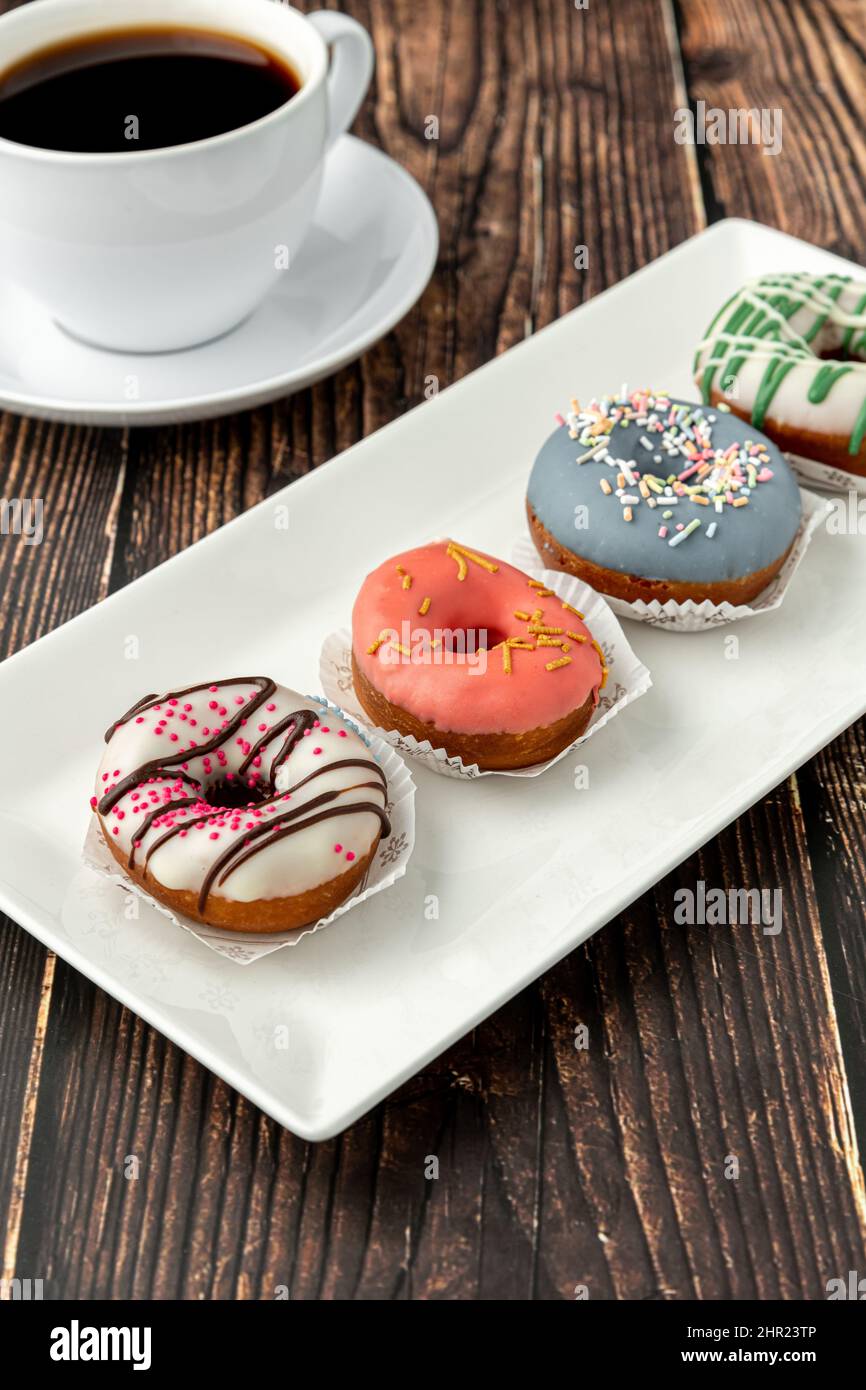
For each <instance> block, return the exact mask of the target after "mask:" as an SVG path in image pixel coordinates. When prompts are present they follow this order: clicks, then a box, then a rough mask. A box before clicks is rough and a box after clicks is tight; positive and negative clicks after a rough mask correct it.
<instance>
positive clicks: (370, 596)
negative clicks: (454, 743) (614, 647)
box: [352, 541, 607, 734]
mask: <svg viewBox="0 0 866 1390" xmlns="http://www.w3.org/2000/svg"><path fill="white" fill-rule="evenodd" d="M352 648H353V652H354V656H355V660H356V662H357V663H358V665H359V667H360V669H361V671H362V672H363V674H364V675H365V676H366V677H367V679H368V680H369V681H370V683H371V684H372V685H373V686H374V687H375V688H376V689H377V690H379V691H380V692H381V693H382V694H383V695H384V696H385V697H386V698H387V699H388V700H389V701H390V702H391V703H392V704H394V705H397V706H399V708H401V709H403V710H406V711H408V712H409V713H410V714H412V715H414V716H415V718H416V719H420V720H422V721H423V722H424V723H429V724H434V725H435V726H436V728H437V729H442V730H444V731H450V732H452V733H464V734H497V733H508V734H520V733H527V732H529V731H530V730H533V729H538V728H542V727H545V726H547V725H550V724H553V723H555V722H556V721H557V720H559V719H563V718H565V717H566V716H567V715H569V714H571V713H572V712H573V711H574V710H576V709H579V708H580V707H581V706H582V705H583V704H584V703H585V702H586V700H587V698H588V697H589V696H592V698H593V701H594V702H597V700H598V691H599V689H600V688H601V686H602V685H603V684H604V680H605V677H606V674H607V673H606V670H605V667H604V658H603V655H602V653H601V649H600V648H599V647H598V645H597V643H595V642H594V639H593V637H592V633H591V632H590V631H589V629H588V628H587V627H586V625H585V624H584V622H583V619H582V615H581V614H580V613H579V612H577V610H576V609H574V608H571V607H569V606H568V605H567V604H565V603H563V602H562V600H560V599H559V598H557V596H556V595H555V594H554V593H552V591H551V590H550V589H547V588H545V587H544V585H543V584H541V583H540V582H539V581H537V580H532V579H530V578H529V577H528V576H527V575H525V574H523V573H522V572H521V571H520V570H517V569H514V568H513V567H512V566H511V565H506V564H503V562H502V561H501V560H496V559H494V558H493V557H492V556H490V555H485V554H484V553H483V552H481V551H476V550H470V549H468V548H467V547H466V546H463V545H460V544H458V543H457V542H455V541H434V542H432V543H431V544H430V545H423V546H420V547H419V548H418V549H417V550H407V551H405V552H404V553H403V554H401V555H394V556H392V557H391V559H389V560H386V561H385V562H384V564H381V565H380V566H379V568H378V569H375V570H373V573H372V574H369V575H368V576H367V578H366V579H365V580H364V583H363V585H362V587H361V591H360V593H359V594H358V598H357V600H356V602H355V607H354V610H353V613H352ZM461 649H462V651H463V653H464V655H465V656H466V657H468V659H463V660H461V659H453V658H454V654H455V653H457V654H458V657H459V654H460V652H461ZM449 655H451V657H452V659H451V660H449V659H448V658H449Z"/></svg>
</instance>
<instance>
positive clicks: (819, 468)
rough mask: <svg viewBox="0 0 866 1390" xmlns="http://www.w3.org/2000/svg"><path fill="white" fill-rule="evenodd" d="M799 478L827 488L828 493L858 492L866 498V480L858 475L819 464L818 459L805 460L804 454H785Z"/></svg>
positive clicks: (825, 464) (827, 464)
mask: <svg viewBox="0 0 866 1390" xmlns="http://www.w3.org/2000/svg"><path fill="white" fill-rule="evenodd" d="M785 458H786V459H787V460H788V462H789V463H790V465H791V467H792V468H793V470H794V472H795V473H796V475H797V477H798V478H801V479H802V480H803V482H805V483H814V484H815V486H816V487H823V488H826V489H827V491H828V492H857V493H859V494H860V495H861V496H866V478H863V477H860V476H859V475H858V474H857V473H846V472H845V469H844V468H834V467H833V466H832V465H831V464H829V463H819V462H818V460H817V459H807V458H803V456H802V454H787V453H786V454H785Z"/></svg>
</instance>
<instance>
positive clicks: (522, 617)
mask: <svg viewBox="0 0 866 1390" xmlns="http://www.w3.org/2000/svg"><path fill="white" fill-rule="evenodd" d="M514 616H515V618H519V619H520V621H521V622H522V623H528V622H529V620H530V615H529V614H528V613H524V612H523V610H522V608H515V610H514Z"/></svg>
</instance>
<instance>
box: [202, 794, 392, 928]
mask: <svg viewBox="0 0 866 1390" xmlns="http://www.w3.org/2000/svg"><path fill="white" fill-rule="evenodd" d="M361 786H364V787H376V783H375V782H364V783H361ZM358 790H359V787H358V786H353V787H340V788H337V789H335V790H334V791H330V792H322V795H321V796H314V797H313V799H312V801H307V802H305V803H304V805H303V806H295V807H293V809H292V810H291V811H284V812H283V813H282V815H279V816H275V817H274V819H273V820H268V821H263V822H262V823H261V824H260V825H257V826H256V827H255V829H254V830H251V831H250V833H249V835H248V836H247V837H246V839H245V840H243V841H241V842H240V843H238V844H233V845H230V846H229V848H228V849H227V850H225V851H224V852H223V853H222V854H221V855H219V857H218V858H217V859H215V860H214V862H213V863H212V864H211V866H210V868H209V869H208V871H207V873H206V874H205V876H204V879H203V880H202V885H201V890H200V892H199V895H198V910H199V912H203V911H204V907H205V904H206V902H207V900H208V895H209V893H210V890H211V888H212V887H213V885H214V883H216V882H217V877H218V876H220V877H219V883H220V884H222V883H224V882H225V880H226V879H227V878H228V876H229V874H231V873H234V871H235V869H236V868H238V866H239V865H240V864H242V863H243V862H244V861H245V860H246V859H251V858H252V856H253V855H254V854H258V853H259V852H260V851H261V850H263V849H268V848H269V847H270V846H271V845H272V844H274V843H275V842H276V841H277V840H281V839H282V838H283V836H284V835H293V834H294V833H295V831H296V830H303V829H305V827H306V826H308V825H315V824H316V822H317V821H320V820H325V819H327V817H329V816H354V815H357V814H358V813H359V812H361V811H372V813H373V814H374V815H376V816H378V817H379V821H380V824H381V827H382V830H381V834H382V836H383V837H386V836H388V835H389V834H390V832H391V827H390V824H389V821H388V817H387V815H386V814H385V812H384V811H383V809H382V807H381V806H378V805H377V804H376V802H375V801H357V802H354V803H352V804H351V805H349V806H345V805H341V806H334V807H332V808H331V809H330V810H329V811H320V812H319V813H318V815H313V816H309V815H307V812H308V811H311V810H313V808H314V807H315V806H324V805H325V804H326V803H327V802H330V801H336V800H337V798H338V797H340V796H345V794H346V793H347V792H354V791H358ZM299 817H303V819H299ZM290 821H297V824H296V825H291V826H289V825H288V824H287V823H288V822H290ZM281 827H282V828H281ZM254 841H262V843H261V844H255V843H253V842H254ZM223 871H224V872H223Z"/></svg>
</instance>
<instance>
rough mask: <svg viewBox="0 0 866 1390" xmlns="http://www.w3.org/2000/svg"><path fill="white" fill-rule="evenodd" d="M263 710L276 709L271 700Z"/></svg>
mask: <svg viewBox="0 0 866 1390" xmlns="http://www.w3.org/2000/svg"><path fill="white" fill-rule="evenodd" d="M265 709H266V710H271V711H273V710H275V709H276V705H275V704H274V702H273V700H271V703H270V704H269V705H265Z"/></svg>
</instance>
